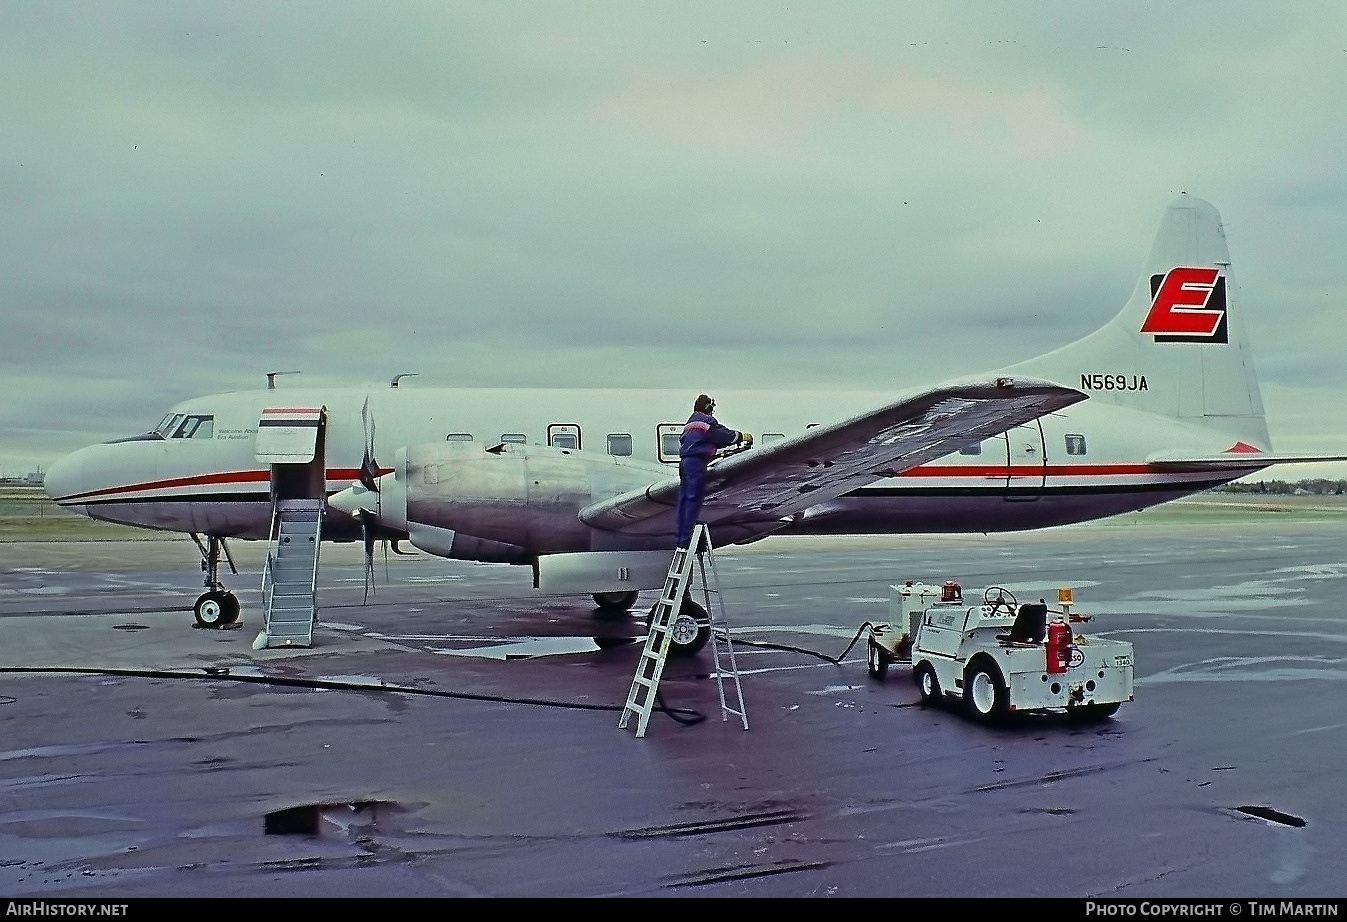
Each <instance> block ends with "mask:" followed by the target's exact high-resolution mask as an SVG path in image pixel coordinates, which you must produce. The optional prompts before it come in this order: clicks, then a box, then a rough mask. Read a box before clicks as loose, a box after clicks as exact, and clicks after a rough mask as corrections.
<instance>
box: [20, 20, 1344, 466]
mask: <svg viewBox="0 0 1347 922" xmlns="http://www.w3.org/2000/svg"><path fill="white" fill-rule="evenodd" d="M0 87H3V90H0V320H3V329H2V330H0V333H2V335H0V394H3V397H0V472H3V473H22V472H25V471H29V470H33V469H34V468H35V467H37V466H43V467H45V466H47V465H49V464H50V463H51V462H52V461H54V460H55V459H56V458H57V457H59V456H60V455H61V454H63V453H65V452H67V451H70V450H73V449H75V448H78V447H80V446H82V445H85V444H88V443H90V442H94V441H101V440H105V439H108V438H112V437H118V436H123V435H129V434H133V433H136V432H142V431H144V430H145V429H147V428H149V427H151V426H152V425H154V424H155V423H157V422H158V420H159V418H160V416H161V415H162V413H163V411H164V410H165V409H166V408H167V407H168V406H169V405H170V404H172V403H174V402H176V401H178V400H181V399H184V398H187V397H192V396H197V395H200V394H203V393H211V392H214V391H221V390H239V389H246V388H251V387H256V386H261V385H263V384H264V381H265V375H266V373H267V372H269V371H277V370H292V369H298V370H302V372H303V373H304V376H303V379H304V380H305V381H306V382H308V383H326V382H336V381H340V380H345V379H353V380H355V381H360V382H363V381H381V382H386V381H387V380H388V379H389V378H391V377H392V376H393V375H395V374H398V373H403V372H417V373H419V375H420V377H417V378H415V379H412V382H409V385H410V386H428V385H434V384H443V385H457V384H461V385H481V384H490V385H497V384H499V385H507V384H508V385H586V386H593V385H614V386H622V385H631V386H671V387H678V388H683V389H686V390H687V391H688V392H689V394H694V393H696V392H698V391H711V392H713V393H714V391H715V389H716V388H718V387H740V386H761V387H771V386H773V385H775V384H780V385H789V386H799V385H812V386H817V387H819V388H829V387H838V388H853V389H855V388H872V387H873V388H888V387H893V388H894V389H895V390H901V389H904V388H906V387H910V386H913V385H916V384H920V383H924V382H926V381H928V380H934V379H941V378H946V377H952V376H955V375H960V374H967V373H971V372H975V371H978V370H981V369H984V368H991V367H997V366H1001V365H1005V364H1009V363H1011V362H1014V361H1018V360H1021V359H1024V358H1028V357H1030V356H1033V355H1036V354H1038V353H1040V352H1043V351H1046V350H1047V349H1049V348H1053V347H1056V346H1059V345H1062V344H1065V343H1067V342H1070V341H1071V340H1074V339H1076V338H1078V337H1080V336H1082V335H1084V334H1086V333H1088V332H1090V331H1092V330H1093V329H1095V328H1096V327H1098V326H1100V325H1101V324H1103V323H1104V322H1105V321H1107V320H1108V319H1109V318H1110V317H1111V316H1112V315H1113V314H1114V313H1116V311H1117V310H1118V309H1119V308H1120V307H1121V305H1122V303H1123V301H1124V300H1125V299H1126V298H1127V296H1128V295H1129V294H1130V293H1131V290H1132V287H1133V285H1134V284H1135V282H1136V278H1137V275H1138V272H1139V270H1140V267H1141V261H1142V259H1143V258H1144V257H1145V256H1146V254H1147V252H1148V250H1149V248H1150V244H1151V241H1152V238H1153V237H1154V234H1155V230H1156V227H1157V225H1158V222H1159V220H1160V217H1161V214H1162V212H1163V211H1164V209H1165V207H1166V205H1167V204H1168V203H1169V202H1170V200H1171V199H1172V198H1173V197H1174V196H1175V195H1176V194H1177V193H1179V192H1185V191H1186V192H1189V193H1191V194H1194V195H1198V196H1201V197H1202V198H1205V199H1207V200H1209V201H1210V202H1212V203H1213V204H1214V205H1215V206H1216V207H1217V208H1218V209H1219V210H1220V212H1221V214H1222V217H1223V219H1224V221H1225V226H1226V231H1227V235H1228V238H1229V243H1230V249H1231V253H1232V257H1233V261H1234V275H1235V279H1236V282H1237V283H1238V285H1239V286H1240V297H1241V303H1242V305H1243V306H1244V309H1245V310H1246V311H1247V312H1248V313H1247V314H1246V320H1245V322H1246V325H1247V327H1248V328H1249V329H1250V331H1251V333H1252V335H1253V336H1254V338H1255V343H1254V351H1255V356H1256V359H1257V362H1258V367H1259V370H1260V373H1261V376H1262V380H1263V397H1264V401H1265V403H1266V405H1267V409H1268V416H1269V426H1270V428H1271V430H1272V435H1273V438H1274V441H1275V446H1276V448H1277V449H1278V450H1281V451H1294V452H1314V451H1321V452H1323V451H1338V452H1341V451H1343V450H1344V449H1345V448H1347V409H1344V406H1345V405H1347V371H1345V369H1347V358H1345V357H1347V322H1344V320H1347V316H1344V304H1347V110H1345V109H1344V106H1345V105H1347V103H1345V102H1344V98H1345V91H1347V4H1343V3H1341V2H1337V0H1331V2H1323V3H1294V2H1275V3H1274V2H1243V3H1241V2H1234V0H1225V2H1212V3H1202V2H1189V3H1173V2H1156V3H1132V2H1120V0H1110V2H1097V3H1094V2H1080V0H1071V2H1045V0H1033V2H1023V3H1017V2H1005V0H997V2H950V3H918V2H904V3H891V2H888V0H883V2H874V3H862V2H854V3H847V2H828V3H815V4H808V3H799V2H792V3H755V2H741V0H735V2H731V3H725V2H723V0H722V2H708V3H700V2H689V0H678V2H645V0H643V2H634V3H633V2H629V0H624V2H613V3H601V2H593V3H573V4H572V3H556V2H553V3H541V2H540V3H504V2H497V0H493V2H489V3H487V2H477V0H473V2H467V3H454V2H446V0H433V2H425V3H410V2H379V3H373V2H370V3H339V2H333V0H321V2H285V0H266V2H261V3H248V2H238V0H230V2H228V3H220V2H218V0H210V2H179V3H139V2H129V0H118V2H116V3H108V2H102V0H99V2H74V0H61V2H49V0H38V2H26V0H0ZM287 380H294V379H287ZM1310 473H1313V474H1316V475H1318V474H1322V475H1326V476H1334V477H1341V476H1347V465H1338V466H1329V467H1328V468H1318V467H1316V468H1313V469H1310V468H1290V467H1284V468H1278V469H1276V471H1275V476H1280V477H1283V478H1284V479H1299V477H1301V476H1304V475H1306V474H1310Z"/></svg>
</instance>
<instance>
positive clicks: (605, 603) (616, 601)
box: [594, 592, 639, 614]
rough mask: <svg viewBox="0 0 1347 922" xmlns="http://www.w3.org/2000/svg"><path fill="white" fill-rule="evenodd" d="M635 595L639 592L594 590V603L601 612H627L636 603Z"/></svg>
mask: <svg viewBox="0 0 1347 922" xmlns="http://www.w3.org/2000/svg"><path fill="white" fill-rule="evenodd" d="M637 595H639V593H636V592H596V593H594V604H595V605H597V606H598V607H599V611H600V613H602V614H616V613H618V612H628V611H631V607H632V606H633V605H635V604H636V596H637Z"/></svg>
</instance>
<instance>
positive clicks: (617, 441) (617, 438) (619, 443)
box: [608, 432, 631, 458]
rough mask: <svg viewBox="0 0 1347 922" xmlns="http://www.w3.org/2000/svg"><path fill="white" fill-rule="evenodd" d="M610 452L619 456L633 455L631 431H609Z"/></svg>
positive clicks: (627, 456) (628, 456)
mask: <svg viewBox="0 0 1347 922" xmlns="http://www.w3.org/2000/svg"><path fill="white" fill-rule="evenodd" d="M608 454H610V455H615V456H617V457H619V458H630V457H631V433H630V432H610V433H608Z"/></svg>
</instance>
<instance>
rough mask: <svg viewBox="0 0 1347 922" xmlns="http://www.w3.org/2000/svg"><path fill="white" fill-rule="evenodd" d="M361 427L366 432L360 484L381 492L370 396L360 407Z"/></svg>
mask: <svg viewBox="0 0 1347 922" xmlns="http://www.w3.org/2000/svg"><path fill="white" fill-rule="evenodd" d="M360 425H361V427H362V428H363V429H364V430H365V457H364V458H362V459H361V461H360V484H361V486H363V487H364V488H365V489H366V490H373V491H374V492H375V493H377V492H379V481H378V477H379V464H378V462H376V461H375V460H374V414H373V413H371V412H370V408H369V395H366V396H365V402H364V403H363V404H362V405H361V407H360Z"/></svg>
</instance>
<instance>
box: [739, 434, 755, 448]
mask: <svg viewBox="0 0 1347 922" xmlns="http://www.w3.org/2000/svg"><path fill="white" fill-rule="evenodd" d="M739 441H740V442H742V443H743V446H744V447H745V448H752V447H753V433H751V432H741V433H739Z"/></svg>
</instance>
